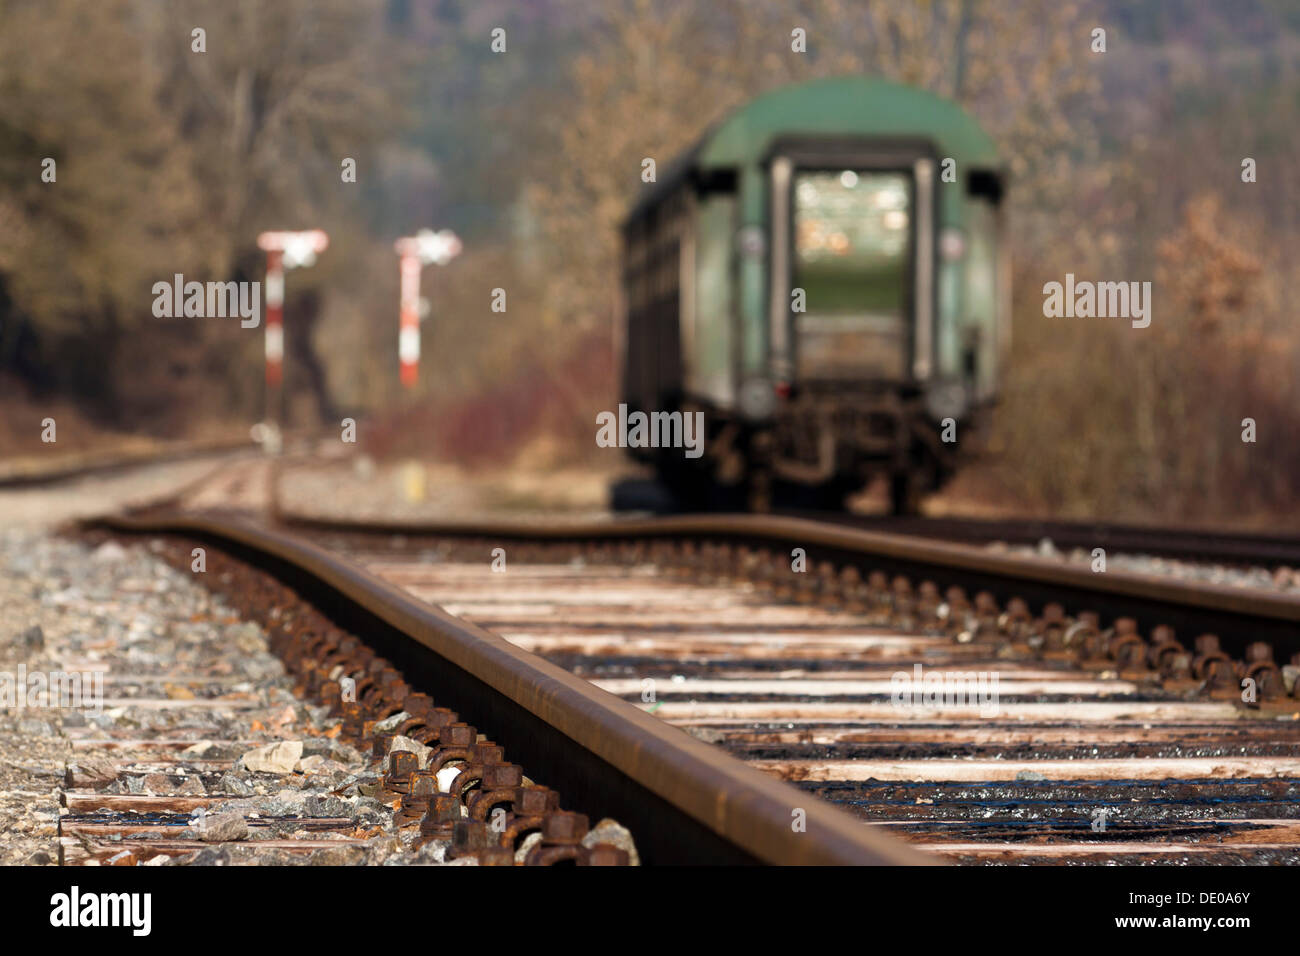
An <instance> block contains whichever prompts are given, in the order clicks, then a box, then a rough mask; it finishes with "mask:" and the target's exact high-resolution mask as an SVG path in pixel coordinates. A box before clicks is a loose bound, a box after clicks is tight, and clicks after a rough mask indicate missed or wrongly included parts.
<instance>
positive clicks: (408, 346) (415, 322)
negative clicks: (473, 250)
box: [393, 229, 462, 388]
mask: <svg viewBox="0 0 1300 956" xmlns="http://www.w3.org/2000/svg"><path fill="white" fill-rule="evenodd" d="M393 245H394V248H395V249H396V250H397V254H398V255H399V256H401V261H400V263H399V265H398V268H399V269H400V270H401V276H402V302H401V318H400V320H399V321H400V324H399V326H398V332H397V359H398V361H399V362H400V363H401V378H402V384H403V385H404V386H405V387H407V388H410V387H411V386H413V385H414V384H415V381H416V378H417V377H418V370H419V367H420V270H421V269H422V268H424V267H425V266H427V265H430V264H432V265H439V266H445V265H446V264H447V263H448V262H450V261H451V260H452V259H454V258H455V257H456V256H458V255H460V250H461V248H462V246H461V241H460V238H459V237H458V236H457V235H456V234H455V233H454V232H452V231H451V230H450V229H442V230H440V231H438V232H434V231H432V230H431V229H421V230H420V231H419V232H417V233H416V234H415V235H414V236H407V237H405V238H402V239H398V240H397V242H396V243H394V244H393Z"/></svg>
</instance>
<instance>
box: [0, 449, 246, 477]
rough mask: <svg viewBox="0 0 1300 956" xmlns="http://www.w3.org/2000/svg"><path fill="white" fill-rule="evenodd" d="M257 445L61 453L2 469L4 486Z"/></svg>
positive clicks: (96, 473) (158, 462)
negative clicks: (47, 459)
mask: <svg viewBox="0 0 1300 956" xmlns="http://www.w3.org/2000/svg"><path fill="white" fill-rule="evenodd" d="M256 448H257V446H256V445H254V444H253V442H252V439H249V438H223V439H212V440H210V441H193V442H174V443H171V444H168V445H166V446H163V447H161V448H154V449H145V450H139V451H118V452H106V453H102V454H94V453H92V454H84V455H83V454H76V455H66V456H60V460H58V461H55V462H51V463H43V464H41V465H40V466H39V467H19V468H13V467H10V468H5V469H3V470H0V488H30V487H35V486H38V485H54V484H59V483H61V482H65V481H73V480H75V479H78V478H86V477H89V476H91V475H106V474H112V473H114V472H119V471H128V470H130V469H132V468H141V467H145V466H148V465H165V464H170V463H172V462H177V461H188V460H191V459H196V458H206V457H209V456H217V455H223V454H227V453H231V452H239V451H245V450H247V451H250V452H251V451H254V450H256Z"/></svg>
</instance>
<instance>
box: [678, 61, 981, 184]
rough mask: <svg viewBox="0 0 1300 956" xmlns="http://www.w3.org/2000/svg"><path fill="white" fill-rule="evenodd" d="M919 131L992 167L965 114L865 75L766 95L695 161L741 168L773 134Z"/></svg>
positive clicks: (720, 129) (713, 136)
mask: <svg viewBox="0 0 1300 956" xmlns="http://www.w3.org/2000/svg"><path fill="white" fill-rule="evenodd" d="M819 134H820V135H826V136H859V135H860V136H882V137H897V138H910V137H923V138H925V139H929V140H932V141H933V142H934V144H935V146H936V147H937V148H938V150H939V153H940V155H942V156H951V157H952V158H954V159H956V160H957V162H958V163H959V164H961V165H964V166H965V165H969V166H979V167H993V166H996V165H997V163H998V155H997V150H996V148H995V147H994V145H993V140H991V139H990V138H989V136H988V134H986V133H985V132H984V130H983V129H982V128H981V127H980V125H979V123H977V122H976V121H975V119H974V117H972V116H971V115H970V114H969V113H967V112H966V111H965V110H963V109H962V108H961V107H960V106H958V105H957V104H956V103H952V102H950V101H948V100H945V99H941V98H940V97H938V96H935V95H934V94H932V93H927V92H926V91H925V90H919V89H916V88H914V87H910V86H901V85H899V84H897V83H890V82H888V81H886V80H881V79H877V78H874V77H866V76H844V77H832V78H829V79H822V80H813V81H811V82H809V83H801V84H799V85H796V86H786V87H782V88H780V89H776V90H773V91H771V92H770V93H765V94H763V95H762V96H759V97H758V98H757V99H755V100H753V101H752V102H750V103H749V104H747V105H745V106H743V107H741V108H740V109H739V110H737V111H736V112H734V113H732V114H731V115H730V116H729V117H727V118H726V119H725V120H723V121H722V123H721V125H719V126H717V127H716V128H715V129H714V130H713V131H712V132H711V133H709V134H707V135H706V136H705V138H704V141H703V142H702V143H700V147H699V150H698V152H697V153H696V157H695V161H696V164H697V165H698V166H703V167H710V166H740V165H745V164H748V163H753V162H755V161H757V160H758V159H759V158H761V156H762V154H764V153H765V152H766V150H767V148H768V144H769V143H770V142H771V140H772V139H773V137H775V136H785V135H819Z"/></svg>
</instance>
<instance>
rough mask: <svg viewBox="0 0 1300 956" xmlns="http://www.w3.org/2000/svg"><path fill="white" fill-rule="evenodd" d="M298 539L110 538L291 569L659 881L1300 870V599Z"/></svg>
mask: <svg viewBox="0 0 1300 956" xmlns="http://www.w3.org/2000/svg"><path fill="white" fill-rule="evenodd" d="M280 517H281V518H285V517H286V516H284V515H281V516H280ZM290 523H291V524H292V525H295V526H296V532H297V533H296V534H294V535H292V536H288V535H285V534H283V533H280V532H270V531H266V530H261V529H256V528H251V527H245V526H239V527H234V526H231V525H230V524H229V523H223V522H219V521H207V522H205V521H204V520H203V519H201V518H194V517H170V518H160V517H150V518H147V519H144V518H137V519H135V520H134V521H126V520H123V519H117V520H114V521H111V522H109V523H108V524H109V526H111V527H113V528H116V529H117V530H119V531H134V532H141V531H150V532H159V531H168V532H172V533H182V534H186V535H196V536H199V537H200V538H203V539H205V540H211V541H213V542H216V543H223V544H224V546H226V547H229V548H231V549H233V550H234V552H235V553H236V554H237V555H239V556H241V557H242V558H244V559H246V560H250V561H252V562H254V563H256V564H259V565H263V566H268V567H273V568H276V569H277V573H278V574H279V575H280V576H281V577H282V578H285V579H288V580H291V581H292V582H293V586H294V587H295V588H296V589H297V590H298V591H299V593H302V594H312V595H316V597H315V598H314V600H316V601H318V602H321V603H322V604H323V605H324V606H328V607H331V608H333V609H334V610H333V613H334V614H335V615H341V616H343V617H349V616H351V617H352V618H354V620H353V627H352V631H353V633H356V634H358V635H365V639H366V642H367V643H370V644H372V645H377V650H378V651H379V652H381V653H383V654H384V655H385V657H387V658H388V659H389V660H391V661H393V662H394V664H396V665H397V666H399V668H400V669H401V670H402V671H403V673H408V672H409V673H411V674H417V673H424V672H428V673H430V674H437V675H439V676H440V678H441V680H442V684H443V689H442V690H441V691H440V692H437V693H435V694H434V697H435V699H438V698H439V696H441V697H442V698H444V699H446V700H449V701H452V702H454V703H455V707H456V709H457V710H458V711H461V712H464V713H466V714H468V713H471V712H473V713H476V714H482V715H483V716H482V717H481V718H479V717H476V718H475V719H476V720H481V721H482V724H483V726H485V727H488V728H489V729H490V732H491V733H492V735H493V736H494V739H495V738H496V737H497V735H498V734H499V735H500V741H501V742H502V743H503V744H504V745H505V746H506V748H507V749H510V750H511V751H512V752H516V753H523V754H526V755H527V758H528V763H529V765H530V766H532V765H536V766H539V767H543V768H545V770H546V772H547V774H549V775H551V777H552V778H554V780H555V781H556V783H555V785H556V786H557V787H559V788H560V789H561V790H562V792H564V793H565V794H566V796H568V797H570V798H571V799H572V800H573V801H574V806H576V807H578V808H580V809H582V810H589V809H594V807H595V805H596V804H599V803H601V802H602V801H603V804H604V805H603V806H602V807H601V809H600V810H595V811H594V812H599V813H612V814H614V815H615V816H617V818H618V819H619V820H620V821H622V822H624V823H626V824H627V825H628V826H629V827H630V829H631V831H632V833H633V834H634V835H635V836H636V838H637V841H638V847H643V853H642V857H643V859H645V860H646V862H651V863H654V862H668V861H672V862H682V861H686V860H690V861H693V862H702V861H711V862H717V861H723V860H730V861H734V860H737V859H749V860H758V861H767V862H813V861H817V862H917V861H921V860H927V859H928V860H933V861H938V862H945V861H946V862H957V863H1003V862H1006V863H1061V862H1065V863H1100V862H1117V861H1118V862H1142V863H1185V862H1194V863H1243V862H1252V863H1263V862H1297V861H1300V824H1298V823H1297V820H1296V817H1297V806H1300V804H1298V803H1297V797H1300V746H1298V745H1300V720H1297V716H1298V713H1300V701H1297V699H1296V697H1295V696H1294V695H1296V694H1298V693H1300V691H1297V689H1296V680H1295V677H1296V665H1298V664H1300V658H1296V657H1293V655H1296V654H1298V653H1300V645H1298V644H1297V643H1296V637H1295V635H1296V626H1295V625H1296V621H1297V619H1298V618H1300V602H1296V601H1294V600H1291V599H1287V598H1284V597H1280V596H1277V595H1266V594H1245V595H1243V594H1241V593H1238V592H1234V591H1230V590H1227V589H1213V588H1204V587H1199V586H1192V585H1188V584H1185V583H1172V582H1168V581H1163V580H1158V579H1140V578H1138V576H1133V575H1120V574H1111V575H1080V574H1079V573H1077V572H1075V571H1074V570H1073V569H1067V568H1059V567H1043V566H1042V565H1040V564H1037V563H1032V562H1018V561H1015V560H1013V559H1010V558H1005V557H999V556H996V555H989V554H986V553H983V552H979V551H975V550H972V549H965V548H960V547H956V546H952V545H942V544H937V543H930V542H918V541H916V540H914V539H903V538H896V537H893V536H885V535H874V534H868V533H865V532H859V531H851V530H847V529H843V528H833V527H826V526H824V525H814V524H811V523H808V522H800V521H791V520H788V519H787V520H780V519H768V520H764V519H757V518H740V519H734V518H732V519H728V518H679V519H668V520H661V521H646V522H635V521H634V522H620V523H616V524H601V525H582V526H570V527H558V526H555V525H547V526H524V525H505V524H498V525H496V526H484V525H478V526H446V525H443V526H424V527H413V526H410V525H394V526H376V525H373V524H371V525H367V526H364V527H362V526H350V525H346V524H340V523H328V522H312V521H305V520H301V519H298V520H291V521H290ZM304 535H306V536H307V537H308V538H310V540H309V541H308V540H304V539H303V536H304ZM794 548H803V549H804V552H805V557H806V560H807V564H806V570H803V571H797V570H794V567H792V558H791V556H790V555H791V551H792V550H793V549H794ZM954 588H959V589H961V590H953V589H954ZM981 591H984V592H985V593H980V592H981ZM340 595H341V596H340ZM1171 624H1173V625H1174V627H1176V630H1173V629H1171V627H1170V625H1171ZM1189 625H1190V626H1189ZM1211 625H1213V627H1211ZM1210 630H1214V631H1215V632H1216V635H1215V636H1204V635H1205V634H1206V633H1207V632H1209V631H1210ZM449 675H452V676H451V677H450V679H449ZM406 679H408V680H410V678H409V677H408V678H406ZM1247 679H1248V681H1247V686H1248V687H1249V691H1248V692H1243V683H1242V682H1243V680H1247ZM936 681H941V683H936ZM410 686H412V687H419V686H421V685H420V681H419V679H416V680H412V681H411V685H410ZM616 698H618V699H616ZM1243 698H1250V699H1243ZM679 730H684V731H686V733H680V732H678V731H679ZM372 746H374V744H373V742H372ZM574 768H581V770H580V771H578V772H574ZM561 784H563V785H561ZM773 788H775V789H773ZM828 805H836V809H832V808H831V806H828ZM855 820H856V823H855V822H854V821H855ZM868 823H871V824H875V826H872V827H868V826H866V824H868ZM882 831H883V832H885V833H887V834H888V837H889V838H886V839H881V838H880V836H879V835H878V834H879V833H880V832H882ZM906 844H910V845H911V848H909V847H908V846H907V845H906ZM917 850H919V851H920V852H916V851H917Z"/></svg>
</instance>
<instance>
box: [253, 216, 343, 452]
mask: <svg viewBox="0 0 1300 956" xmlns="http://www.w3.org/2000/svg"><path fill="white" fill-rule="evenodd" d="M329 244H330V239H329V236H327V235H326V234H325V233H324V232H322V231H321V230H319V229H311V230H308V231H306V232H264V233H261V234H260V235H259V236H258V237H257V247H258V248H259V249H264V250H265V251H266V421H267V424H268V425H270V426H274V425H275V424H276V423H277V422H278V421H279V418H280V415H279V413H280V409H281V405H282V398H281V393H280V386H281V385H282V384H283V382H284V271H285V270H286V269H296V268H298V267H299V266H311V265H315V264H316V254H317V253H318V252H324V251H325V250H326V249H328V248H329Z"/></svg>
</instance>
